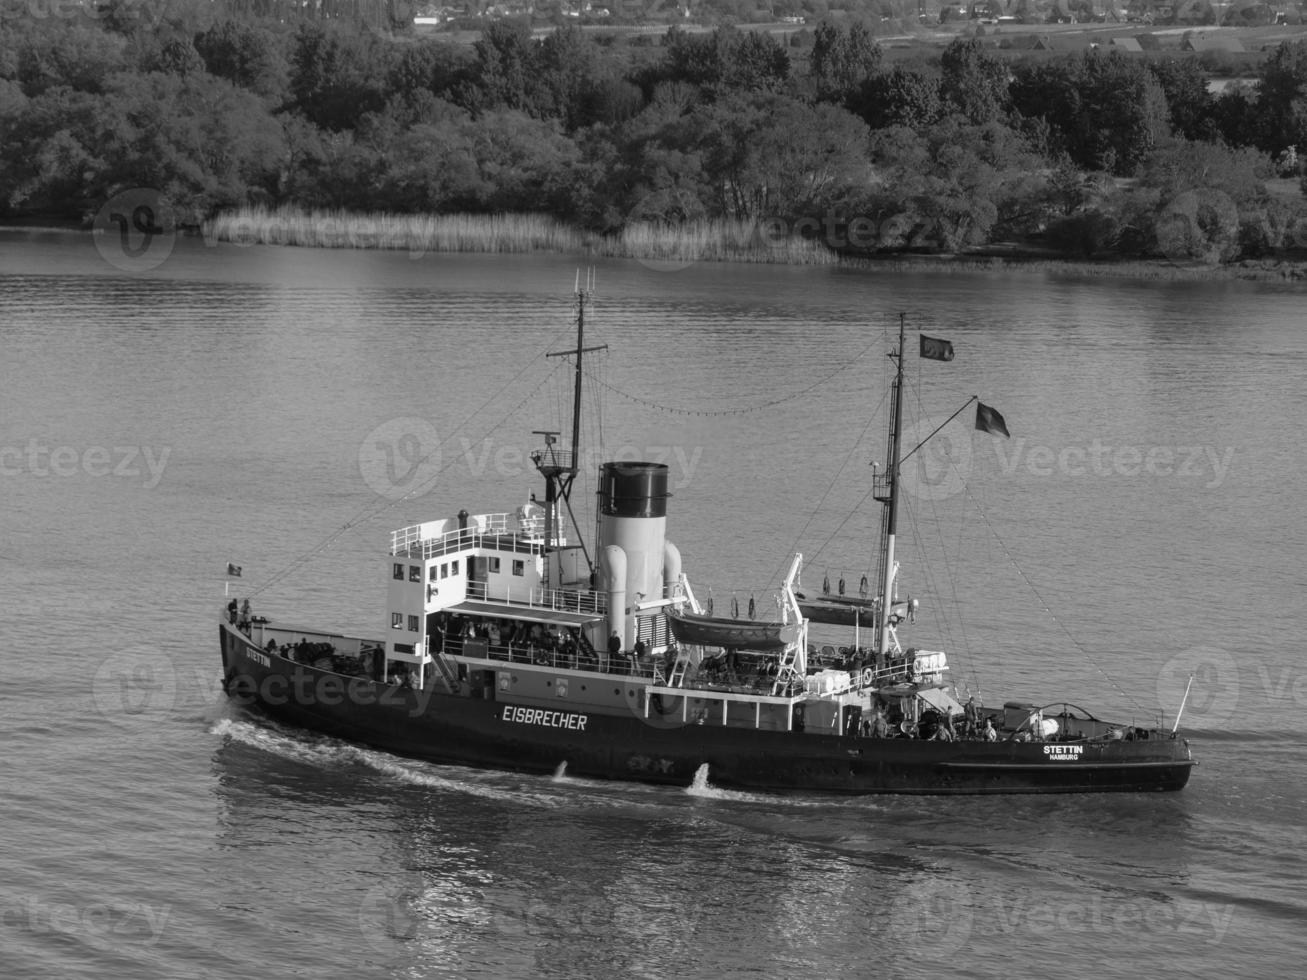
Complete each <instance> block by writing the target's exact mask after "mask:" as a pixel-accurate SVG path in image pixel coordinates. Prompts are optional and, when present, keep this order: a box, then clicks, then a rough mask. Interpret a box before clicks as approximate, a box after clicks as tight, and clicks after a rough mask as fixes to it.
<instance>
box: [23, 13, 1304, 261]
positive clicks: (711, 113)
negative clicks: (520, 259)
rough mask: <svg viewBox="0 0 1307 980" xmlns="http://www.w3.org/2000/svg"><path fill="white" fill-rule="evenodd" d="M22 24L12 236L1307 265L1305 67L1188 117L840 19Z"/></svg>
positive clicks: (1080, 65)
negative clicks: (384, 230)
mask: <svg viewBox="0 0 1307 980" xmlns="http://www.w3.org/2000/svg"><path fill="white" fill-rule="evenodd" d="M36 2H37V0H0V11H3V14H2V16H3V23H4V26H5V30H4V31H3V32H2V33H0V216H3V217H7V218H10V219H13V218H19V217H23V216H28V215H44V216H57V217H62V218H68V219H83V220H84V219H86V218H87V217H88V216H89V215H92V214H94V212H95V211H96V209H97V208H98V207H99V206H100V205H101V204H102V203H103V202H104V201H105V200H107V199H108V198H110V197H112V196H113V195H114V194H115V193H118V192H119V191H122V190H124V189H127V188H134V187H149V188H152V189H154V190H157V191H159V192H160V193H162V194H163V195H164V196H165V197H166V199H167V200H168V201H169V202H170V203H171V204H172V206H173V207H174V209H175V210H176V211H177V212H178V213H180V214H184V215H189V216H192V217H193V218H194V220H196V221H198V220H200V219H202V218H203V217H205V216H207V215H211V214H213V213H215V212H216V211H219V210H224V209H230V208H235V207H241V206H247V205H260V204H263V205H269V206H276V205H292V206H298V207H302V208H306V209H312V208H334V209H346V210H358V211H394V212H401V213H424V212H425V213H451V212H471V213H502V212H514V211H521V212H539V213H547V214H550V215H553V216H555V217H557V218H560V219H562V220H564V221H567V222H569V223H572V224H574V225H577V226H579V227H581V228H583V229H586V230H588V231H591V232H593V233H595V234H610V233H613V232H615V231H618V230H620V229H621V228H623V227H624V226H627V225H629V224H631V223H633V222H667V223H676V222H687V221H696V220H700V219H713V218H725V219H744V220H746V221H754V222H757V223H758V224H759V227H765V228H769V229H772V230H773V231H779V232H780V233H782V234H803V235H807V236H813V237H818V238H820V239H822V240H824V241H826V242H827V243H828V244H830V245H831V246H832V247H835V248H839V249H842V250H848V251H853V252H891V253H892V252H901V251H909V250H911V251H937V252H951V251H956V250H959V249H962V248H966V247H971V246H981V245H985V244H988V243H994V242H1008V241H1017V242H1037V243H1040V244H1042V245H1045V246H1047V247H1050V248H1053V249H1056V250H1058V251H1060V252H1062V253H1065V254H1071V255H1075V256H1080V257H1091V258H1092V257H1098V256H1119V255H1130V256H1156V255H1166V256H1170V257H1172V258H1185V259H1190V258H1192V259H1202V260H1206V261H1220V262H1231V261H1236V260H1240V259H1246V258H1255V257H1259V256H1266V255H1278V254H1284V253H1285V252H1287V251H1291V250H1294V249H1296V248H1298V247H1299V246H1302V245H1307V212H1305V211H1304V207H1303V205H1302V202H1301V196H1300V195H1299V194H1285V193H1273V192H1272V190H1271V189H1269V188H1268V183H1267V182H1268V181H1269V180H1271V179H1272V178H1276V177H1280V178H1283V177H1286V176H1288V177H1294V178H1298V177H1299V174H1300V168H1299V167H1298V162H1297V149H1298V148H1299V147H1307V44H1305V43H1302V42H1299V43H1293V44H1284V45H1281V46H1280V47H1279V48H1278V49H1276V50H1275V51H1273V52H1271V53H1269V54H1268V55H1267V57H1266V58H1265V60H1264V61H1263V62H1262V64H1261V65H1260V67H1259V68H1258V77H1257V80H1256V84H1255V85H1253V86H1249V87H1239V86H1235V87H1232V88H1230V89H1227V90H1226V91H1224V92H1222V93H1220V94H1212V93H1211V92H1209V90H1208V85H1207V76H1206V73H1205V72H1204V70H1203V68H1202V65H1201V64H1200V62H1199V61H1197V60H1196V59H1195V58H1193V57H1179V56H1178V55H1171V56H1158V57H1148V58H1144V57H1140V56H1138V55H1135V56H1129V55H1122V54H1119V53H1113V52H1109V51H1104V50H1091V51H1086V52H1084V53H1080V54H1074V55H1060V56H1056V57H1048V56H1046V55H1045V56H1042V57H1034V56H1028V57H1016V58H1015V59H1013V58H1012V57H1010V56H1009V55H1008V54H1007V53H1006V52H999V51H997V50H996V49H993V48H991V47H986V46H985V45H984V44H983V42H982V41H981V40H979V39H974V38H972V39H965V38H959V39H958V40H955V41H954V42H952V43H951V44H949V45H948V46H947V47H946V48H944V49H943V50H942V52H941V51H940V50H938V49H936V50H934V51H933V52H931V51H926V50H922V51H920V52H913V53H911V54H909V55H907V56H900V53H899V52H894V55H895V57H892V58H891V57H889V55H888V54H887V52H886V51H885V50H884V49H883V48H882V47H881V46H880V45H879V44H878V43H877V41H876V39H875V38H874V36H873V35H872V34H871V32H870V30H869V29H868V28H867V27H865V26H863V25H861V24H858V23H856V22H855V23H841V24H836V23H832V22H823V23H821V24H818V25H816V27H815V28H814V29H813V30H812V31H811V33H810V36H809V38H808V43H806V44H805V45H804V46H803V47H794V46H792V45H789V44H787V43H785V42H783V41H781V40H778V39H777V38H776V37H773V36H771V35H767V34H762V33H750V32H743V31H739V30H736V29H734V28H731V27H721V28H718V29H716V30H713V31H711V32H703V33H688V32H686V31H683V30H678V29H675V28H674V29H672V30H670V31H669V32H668V33H667V34H666V35H665V36H664V37H662V38H661V39H658V40H653V41H649V40H648V39H635V40H631V41H628V40H624V39H620V38H614V37H612V36H607V37H600V36H596V35H594V34H591V33H588V32H585V31H583V30H581V29H579V28H578V27H576V26H571V27H561V28H558V29H556V30H553V31H551V32H549V33H546V34H544V35H543V36H536V35H534V34H533V33H532V32H531V30H530V28H529V25H527V24H526V23H521V22H513V21H495V22H491V23H489V24H488V25H487V27H486V29H485V31H484V32H483V34H482V36H481V37H480V39H479V40H477V41H476V42H475V43H474V44H472V45H457V44H453V43H450V42H448V41H443V40H438V39H422V38H414V37H412V36H406V35H404V34H402V33H401V34H392V33H386V32H384V31H381V30H365V29H362V28H360V27H359V26H358V25H357V24H353V23H344V22H337V21H330V20H320V19H317V20H306V19H302V18H301V19H293V18H271V17H266V16H263V15H262V13H261V12H260V10H261V5H259V4H257V3H252V2H250V0H243V4H242V6H241V7H240V8H239V9H237V8H234V7H224V6H222V5H220V4H212V3H207V2H201V0H159V5H158V6H155V7H151V8H150V10H151V16H149V17H142V16H141V9H142V8H141V6H140V4H141V2H142V0H107V2H105V3H102V4H99V5H98V6H77V7H72V8H69V7H68V6H65V7H63V8H61V10H62V11H63V13H62V15H61V16H45V17H38V16H34V15H33V14H32V10H33V9H35V8H34V7H33V4H34V3H36ZM267 6H272V5H271V4H268V5H267ZM70 11H71V12H70ZM1276 186H1277V188H1278V189H1280V190H1281V191H1282V190H1283V181H1282V180H1281V181H1280V182H1279V183H1278V184H1277V185H1276Z"/></svg>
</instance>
